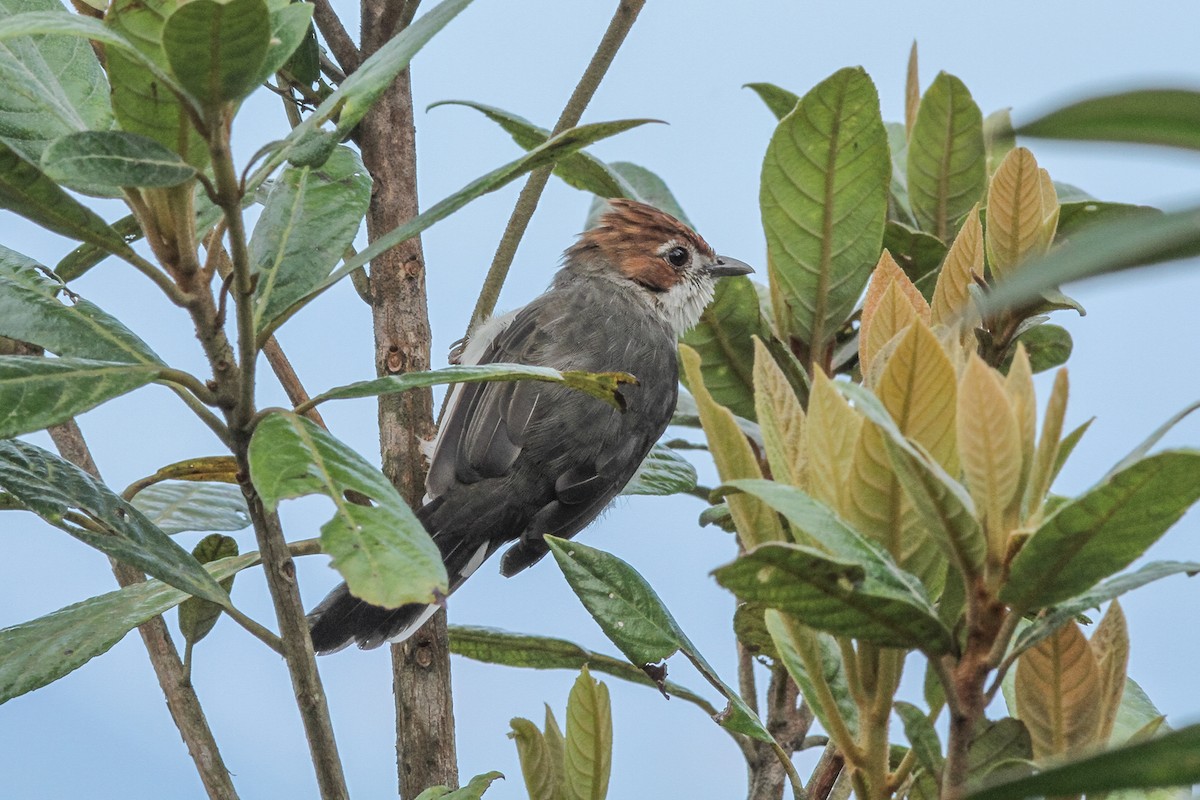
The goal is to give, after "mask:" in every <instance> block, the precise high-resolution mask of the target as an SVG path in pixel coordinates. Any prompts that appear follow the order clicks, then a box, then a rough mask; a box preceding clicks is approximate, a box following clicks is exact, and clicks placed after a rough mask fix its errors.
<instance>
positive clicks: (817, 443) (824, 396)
mask: <svg viewBox="0 0 1200 800" xmlns="http://www.w3.org/2000/svg"><path fill="white" fill-rule="evenodd" d="M862 426H863V418H862V417H861V416H859V415H858V414H856V413H854V409H852V408H850V404H849V403H847V402H846V399H845V398H844V397H842V395H841V393H840V392H838V390H837V389H836V388H834V385H833V381H832V380H830V379H829V378H828V377H826V376H825V373H824V372H822V371H821V370H816V371H815V372H814V373H813V385H812V394H811V395H810V396H809V399H808V426H807V427H808V465H809V467H808V474H809V489H810V491H811V493H812V496H813V497H815V498H816V499H818V500H820V501H821V502H823V503H824V504H825V505H827V506H829V507H830V508H832V509H834V510H836V511H838V512H844V509H845V505H846V499H847V498H846V479H847V476H848V475H849V473H850V464H851V463H852V461H853V459H854V450H855V447H856V446H857V443H858V437H859V435H860V432H861V431H862ZM733 499H734V498H730V500H733Z"/></svg>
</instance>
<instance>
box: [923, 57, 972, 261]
mask: <svg viewBox="0 0 1200 800" xmlns="http://www.w3.org/2000/svg"><path fill="white" fill-rule="evenodd" d="M907 171H908V196H909V200H910V201H911V202H912V209H913V213H914V214H915V215H916V217H917V222H918V223H919V224H920V226H921V228H922V230H926V231H929V232H931V233H933V234H935V235H936V236H937V237H938V238H939V239H941V240H942V241H943V242H949V241H950V240H951V239H953V238H954V234H955V232H956V231H957V230H958V224H957V222H958V221H959V220H961V219H962V218H963V217H964V216H966V213H967V212H968V211H970V210H971V207H972V206H974V205H975V204H976V203H978V202H979V201H980V200H981V199H982V198H983V194H984V192H985V191H987V158H986V155H985V153H984V146H983V115H982V114H981V113H980V111H979V106H977V105H975V101H974V100H972V99H971V93H970V92H969V91H967V87H966V86H965V85H964V84H963V82H962V81H960V80H959V79H958V78H956V77H954V76H953V75H950V74H949V73H946V72H941V73H938V76H937V78H935V79H934V81H933V84H932V85H930V87H929V89H928V90H926V92H925V96H924V97H923V98H921V106H920V110H919V111H918V112H917V121H916V124H915V125H914V126H913V130H912V135H911V136H910V137H909V141H908V170H907Z"/></svg>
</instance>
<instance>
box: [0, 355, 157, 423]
mask: <svg viewBox="0 0 1200 800" xmlns="http://www.w3.org/2000/svg"><path fill="white" fill-rule="evenodd" d="M158 371H159V368H158V367H157V366H155V365H153V364H118V363H114V362H110V361H92V360H89V359H83V358H41V357H39V356H0V439H5V438H8V437H10V436H19V435H21V434H22V433H31V432H33V431H40V430H42V429H43V428H48V427H50V426H51V425H57V424H58V423H60V422H65V421H66V420H68V419H70V418H71V417H73V416H75V415H76V414H82V413H83V412H84V411H87V410H88V409H91V408H95V407H96V406H98V405H100V404H101V403H103V402H105V401H106V400H111V399H112V398H114V397H119V396H120V395H123V394H126V393H128V392H132V391H133V390H134V389H137V388H138V387H139V386H145V385H146V384H147V383H150V381H152V380H154V379H155V377H157V375H158Z"/></svg>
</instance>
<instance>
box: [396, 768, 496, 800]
mask: <svg viewBox="0 0 1200 800" xmlns="http://www.w3.org/2000/svg"><path fill="white" fill-rule="evenodd" d="M503 777H504V774H503V773H500V772H485V773H484V774H483V775H476V776H475V777H474V778H471V781H470V782H469V783H468V784H467V785H466V786H464V787H462V788H461V789H455V790H453V791H451V790H450V788H449V787H447V786H430V787H429V788H428V789H426V790H425V791H423V792H421V793H420V794H419V795H417V800H479V798H481V797H483V795H484V792H486V791H487V790H488V788H489V787H490V786H491V785H492V784H493V783H495V782H496V781H497V780H500V779H502V778H503Z"/></svg>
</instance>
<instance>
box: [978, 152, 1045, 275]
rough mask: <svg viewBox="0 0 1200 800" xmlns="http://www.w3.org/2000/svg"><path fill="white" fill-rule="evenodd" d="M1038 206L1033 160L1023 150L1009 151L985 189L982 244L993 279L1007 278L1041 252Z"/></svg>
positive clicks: (1039, 180) (1040, 210)
mask: <svg viewBox="0 0 1200 800" xmlns="http://www.w3.org/2000/svg"><path fill="white" fill-rule="evenodd" d="M1042 202H1043V201H1042V178H1041V173H1040V172H1039V170H1038V165H1037V160H1036V159H1035V158H1034V157H1033V153H1031V152H1029V150H1027V149H1026V148H1024V147H1016V148H1013V149H1012V150H1010V151H1009V153H1008V155H1006V156H1005V157H1004V160H1003V161H1001V162H1000V166H999V167H998V168H997V169H996V174H995V175H993V176H992V183H991V186H990V187H989V188H988V196H987V204H988V205H987V222H988V224H987V235H986V236H985V242H986V245H987V255H988V263H989V264H990V265H991V267H992V272H993V273H995V276H996V277H998V278H1003V277H1004V276H1005V275H1009V274H1011V273H1012V271H1013V270H1014V269H1016V268H1017V266H1018V265H1019V264H1020V263H1021V262H1022V261H1025V260H1026V259H1028V258H1029V257H1030V256H1035V255H1040V254H1041V253H1042V252H1044V251H1045V249H1046V246H1047V242H1046V241H1045V238H1044V234H1043V222H1045V214H1044V213H1043V208H1042Z"/></svg>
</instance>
